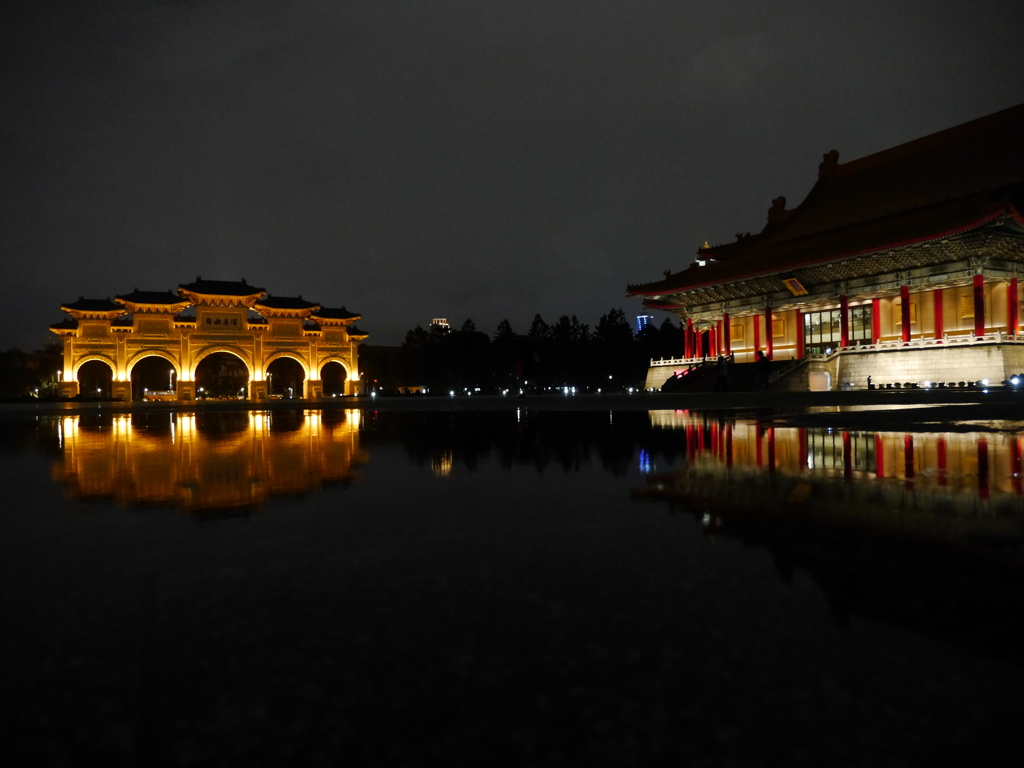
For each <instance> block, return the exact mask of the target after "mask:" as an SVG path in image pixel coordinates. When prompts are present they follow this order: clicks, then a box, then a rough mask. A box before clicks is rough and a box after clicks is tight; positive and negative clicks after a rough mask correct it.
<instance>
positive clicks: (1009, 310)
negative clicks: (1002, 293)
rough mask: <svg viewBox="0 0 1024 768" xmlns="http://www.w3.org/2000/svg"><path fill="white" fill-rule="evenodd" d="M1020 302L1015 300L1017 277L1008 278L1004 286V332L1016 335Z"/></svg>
mask: <svg viewBox="0 0 1024 768" xmlns="http://www.w3.org/2000/svg"><path fill="white" fill-rule="evenodd" d="M1019 307H1020V303H1019V302H1018V301H1017V278H1016V277H1014V278H1012V279H1011V280H1010V284H1009V285H1008V286H1006V332H1007V333H1010V334H1013V335H1014V336H1016V335H1017V325H1018V316H1019V314H1020V312H1019Z"/></svg>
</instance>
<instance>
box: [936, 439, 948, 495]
mask: <svg viewBox="0 0 1024 768" xmlns="http://www.w3.org/2000/svg"><path fill="white" fill-rule="evenodd" d="M938 454H939V455H938V459H939V485H940V486H941V487H943V488H945V487H946V485H947V484H948V483H949V477H948V475H946V438H944V437H940V438H939V445H938Z"/></svg>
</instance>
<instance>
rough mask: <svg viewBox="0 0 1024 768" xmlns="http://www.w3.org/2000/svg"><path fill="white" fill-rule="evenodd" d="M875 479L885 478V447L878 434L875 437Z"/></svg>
mask: <svg viewBox="0 0 1024 768" xmlns="http://www.w3.org/2000/svg"><path fill="white" fill-rule="evenodd" d="M875 477H885V445H884V444H883V443H882V436H881V435H878V434H876V435H875Z"/></svg>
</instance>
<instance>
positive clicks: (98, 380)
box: [78, 360, 114, 399]
mask: <svg viewBox="0 0 1024 768" xmlns="http://www.w3.org/2000/svg"><path fill="white" fill-rule="evenodd" d="M113 382H114V369H113V368H111V367H110V365H109V364H108V363H105V362H103V361H102V360H90V361H89V362H87V363H83V364H82V365H81V366H80V367H79V369H78V392H79V396H80V397H83V398H92V399H109V398H110V396H111V389H112V385H113Z"/></svg>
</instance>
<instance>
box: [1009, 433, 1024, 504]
mask: <svg viewBox="0 0 1024 768" xmlns="http://www.w3.org/2000/svg"><path fill="white" fill-rule="evenodd" d="M1010 464H1011V471H1012V474H1013V492H1014V493H1016V494H1017V495H1018V496H1020V495H1021V491H1022V490H1024V488H1022V483H1021V476H1020V473H1021V460H1020V435H1013V437H1011V438H1010Z"/></svg>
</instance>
